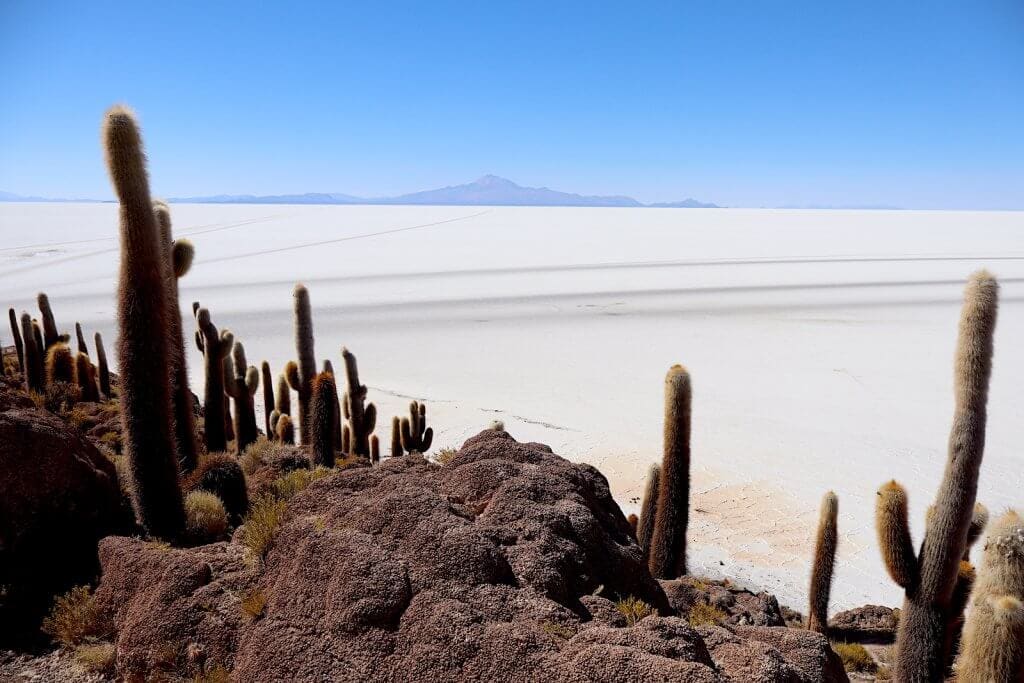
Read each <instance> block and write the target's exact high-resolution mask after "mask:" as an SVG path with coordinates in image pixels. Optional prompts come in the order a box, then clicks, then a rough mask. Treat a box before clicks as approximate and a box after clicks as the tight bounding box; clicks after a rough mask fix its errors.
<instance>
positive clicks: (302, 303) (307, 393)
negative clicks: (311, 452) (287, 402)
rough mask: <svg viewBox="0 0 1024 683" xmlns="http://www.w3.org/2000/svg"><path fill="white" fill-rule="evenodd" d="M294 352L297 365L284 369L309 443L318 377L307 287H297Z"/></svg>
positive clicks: (304, 436) (301, 429) (291, 364)
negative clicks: (294, 394)
mask: <svg viewBox="0 0 1024 683" xmlns="http://www.w3.org/2000/svg"><path fill="white" fill-rule="evenodd" d="M295 352H296V354H298V359H299V360H298V363H296V362H294V361H293V362H290V363H288V365H287V366H285V376H286V377H287V378H288V384H289V385H291V388H292V389H294V390H295V391H296V393H298V395H299V429H300V434H299V437H300V439H301V441H302V443H303V444H308V443H309V442H310V440H309V430H308V429H306V421H307V420H308V419H309V402H310V398H311V396H312V395H313V377H315V376H316V354H315V353H314V350H313V313H312V309H311V307H310V304H309V290H308V289H306V286H305V285H302V284H297V285H295Z"/></svg>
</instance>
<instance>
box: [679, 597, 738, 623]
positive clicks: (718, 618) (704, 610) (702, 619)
mask: <svg viewBox="0 0 1024 683" xmlns="http://www.w3.org/2000/svg"><path fill="white" fill-rule="evenodd" d="M727 616H728V615H727V614H726V613H725V612H723V611H722V610H720V609H718V608H717V607H712V606H711V605H705V604H704V603H703V602H698V603H697V604H696V605H694V606H693V607H691V608H690V613H689V614H687V615H686V620H687V621H688V622H690V626H693V627H694V628H696V627H697V626H713V625H715V624H720V623H722V622H723V621H724V620H725V618H726V617H727Z"/></svg>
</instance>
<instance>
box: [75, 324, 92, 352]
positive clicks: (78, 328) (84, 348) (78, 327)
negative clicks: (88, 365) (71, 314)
mask: <svg viewBox="0 0 1024 683" xmlns="http://www.w3.org/2000/svg"><path fill="white" fill-rule="evenodd" d="M75 336H76V337H78V352H79V353H84V354H85V355H87V356H88V355H89V346H88V345H87V344H86V343H85V335H84V334H82V323H75Z"/></svg>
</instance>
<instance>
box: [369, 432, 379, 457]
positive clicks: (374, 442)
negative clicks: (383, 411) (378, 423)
mask: <svg viewBox="0 0 1024 683" xmlns="http://www.w3.org/2000/svg"><path fill="white" fill-rule="evenodd" d="M379 462H380V439H378V438H377V435H376V434H374V435H373V436H371V437H370V464H371V465H376V464H378V463H379Z"/></svg>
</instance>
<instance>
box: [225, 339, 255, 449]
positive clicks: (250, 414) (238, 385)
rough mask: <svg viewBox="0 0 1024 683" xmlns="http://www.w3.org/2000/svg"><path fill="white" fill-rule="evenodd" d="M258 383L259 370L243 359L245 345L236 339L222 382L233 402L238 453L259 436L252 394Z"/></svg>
mask: <svg viewBox="0 0 1024 683" xmlns="http://www.w3.org/2000/svg"><path fill="white" fill-rule="evenodd" d="M259 383H260V371H259V370H257V369H256V368H255V366H252V365H248V364H247V363H246V360H245V347H244V346H242V342H240V341H236V342H235V348H234V350H232V352H231V373H230V374H229V375H228V376H227V379H226V381H225V383H224V387H225V390H226V391H227V393H228V396H230V397H231V398H232V399H234V403H235V448H236V450H237V451H238V455H241V454H242V453H244V452H245V449H246V448H248V447H249V444H251V443H254V442H255V441H256V439H257V438H258V437H259V432H258V431H257V429H256V408H255V406H254V405H253V400H252V399H253V396H255V395H256V388H257V387H258V386H259Z"/></svg>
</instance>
